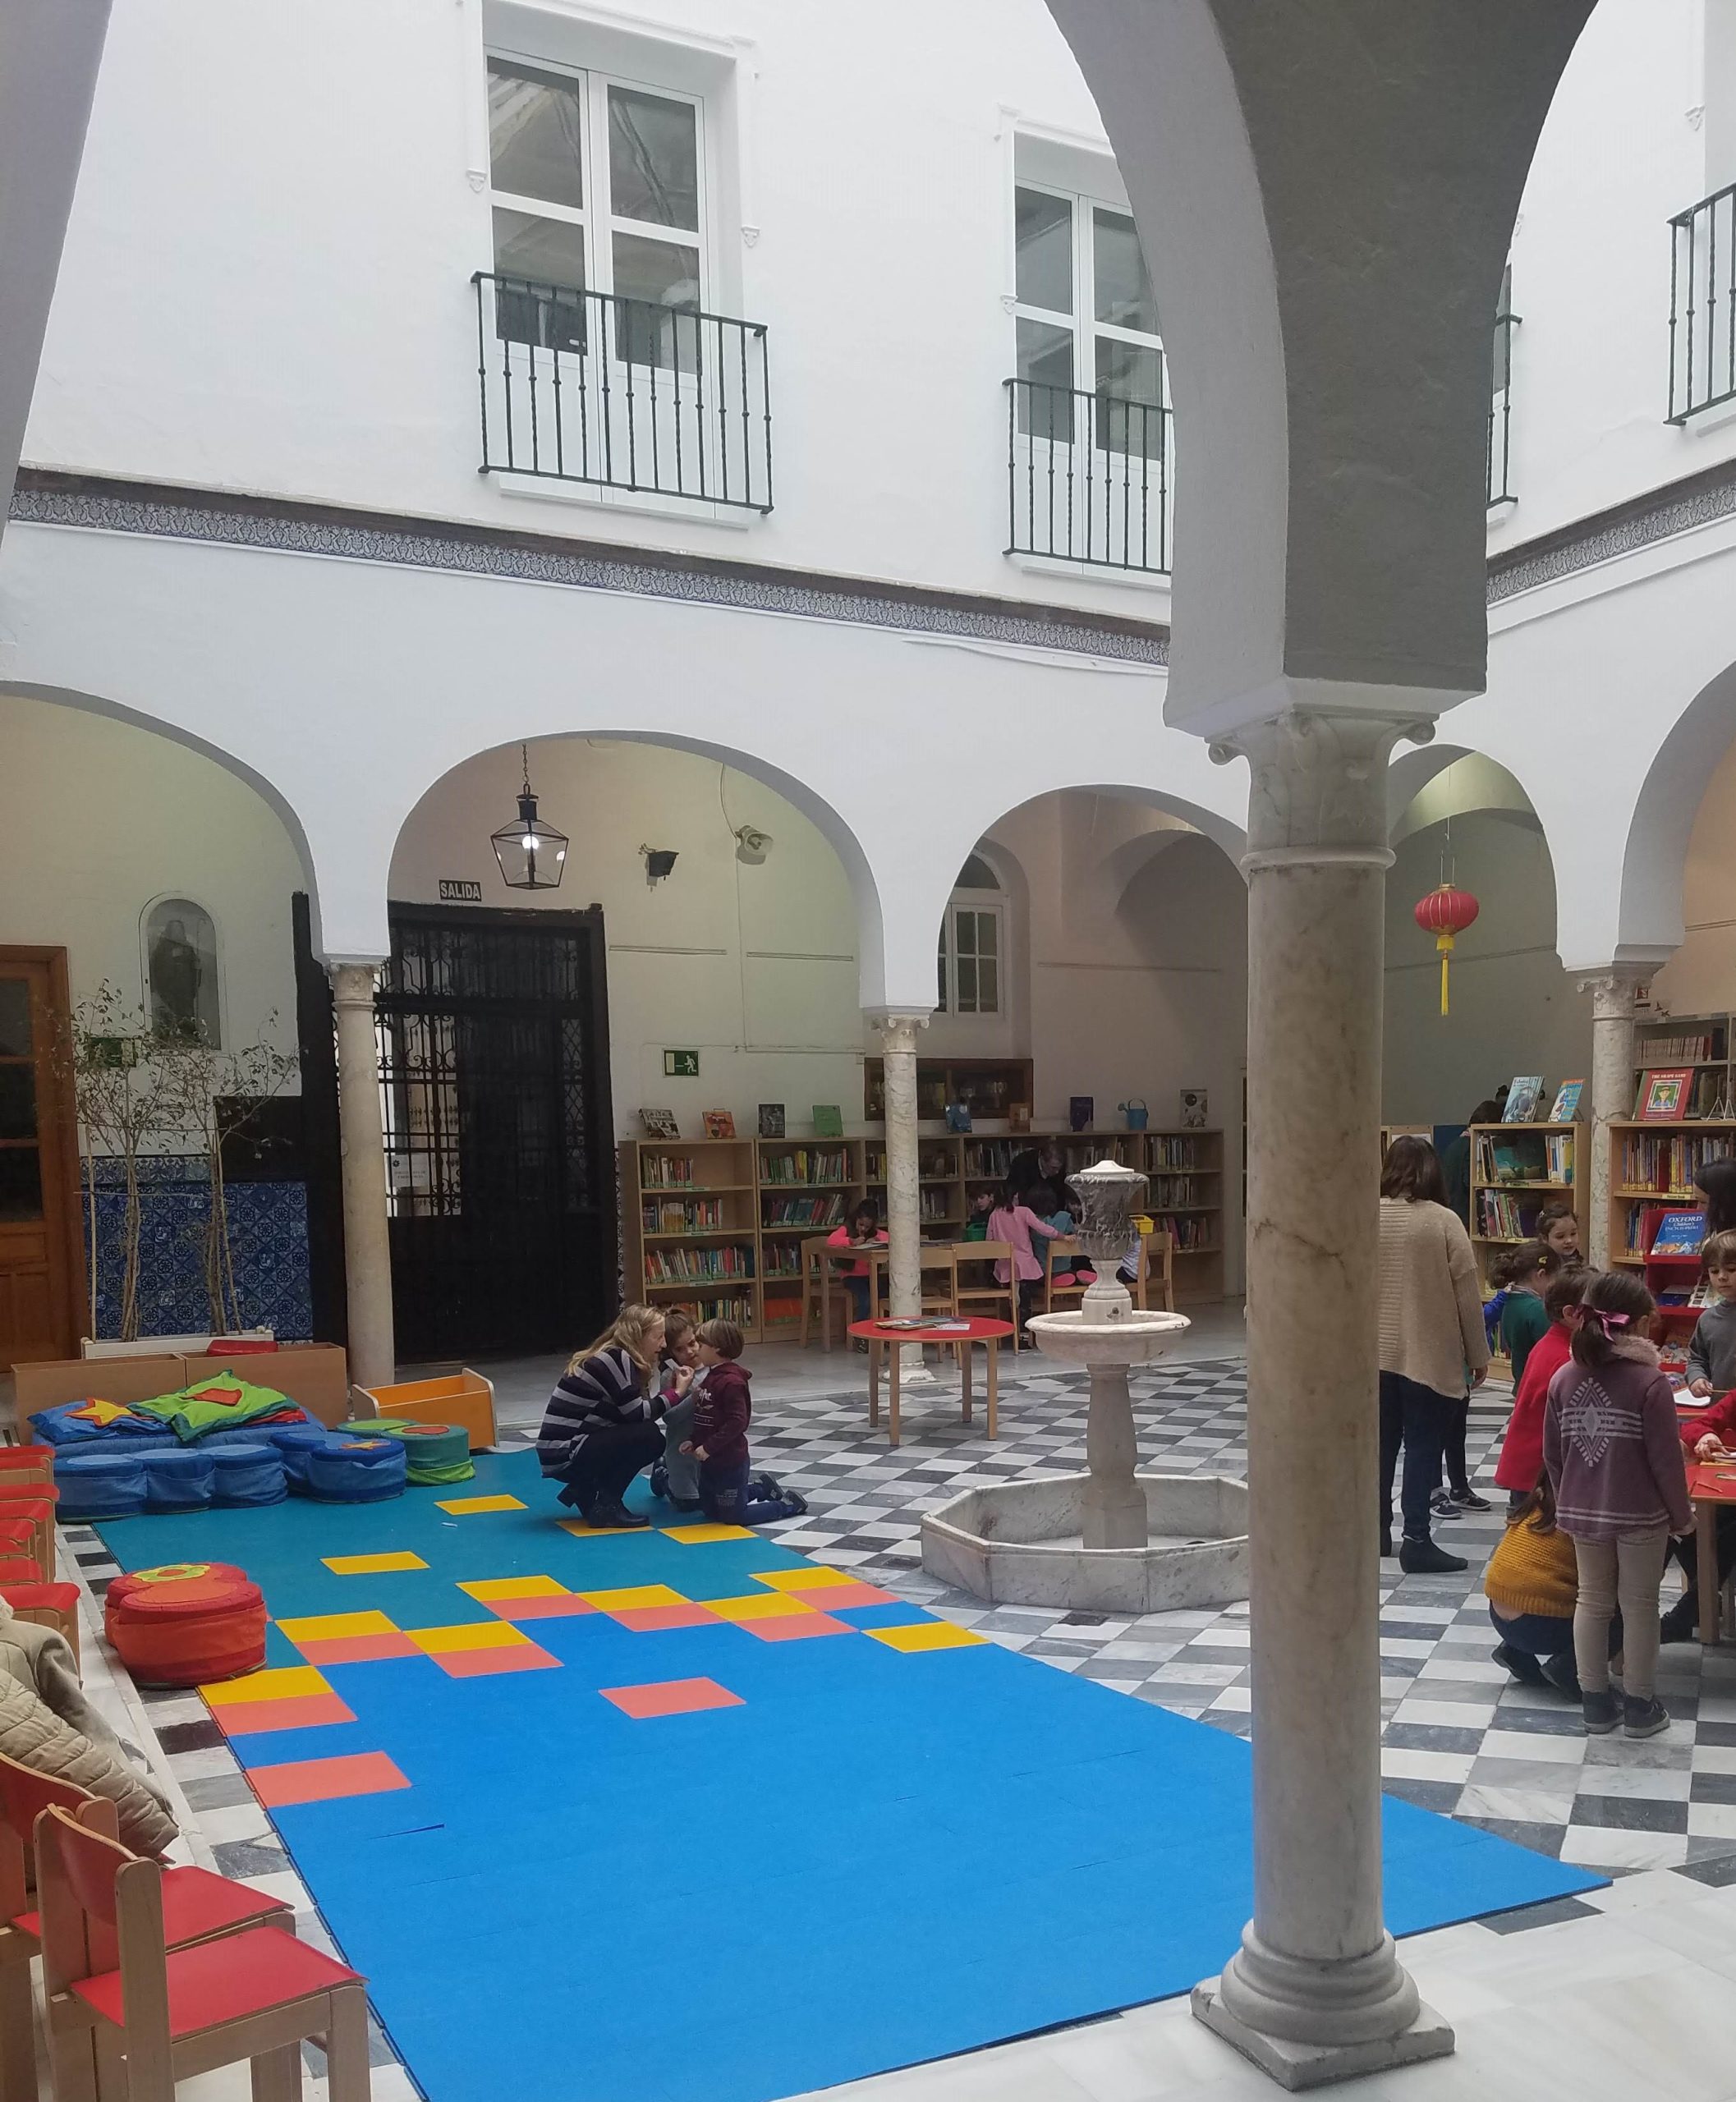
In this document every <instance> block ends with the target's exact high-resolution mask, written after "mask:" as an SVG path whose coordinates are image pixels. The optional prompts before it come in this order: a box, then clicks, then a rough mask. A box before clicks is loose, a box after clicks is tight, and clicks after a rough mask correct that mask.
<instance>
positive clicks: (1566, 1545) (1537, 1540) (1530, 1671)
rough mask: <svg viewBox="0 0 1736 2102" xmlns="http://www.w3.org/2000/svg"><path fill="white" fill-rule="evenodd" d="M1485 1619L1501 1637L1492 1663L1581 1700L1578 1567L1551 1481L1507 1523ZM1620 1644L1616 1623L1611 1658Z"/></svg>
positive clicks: (1488, 1576)
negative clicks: (1576, 1642)
mask: <svg viewBox="0 0 1736 2102" xmlns="http://www.w3.org/2000/svg"><path fill="white" fill-rule="evenodd" d="M1483 1590H1484V1591H1485V1593H1486V1595H1487V1597H1488V1599H1489V1618H1490V1620H1492V1621H1493V1622H1495V1633H1496V1634H1497V1635H1499V1636H1500V1638H1501V1640H1500V1642H1499V1646H1498V1647H1497V1648H1496V1650H1495V1662H1496V1663H1497V1664H1504V1665H1505V1666H1506V1668H1507V1669H1508V1670H1509V1672H1510V1673H1512V1674H1513V1677H1514V1678H1516V1679H1518V1681H1519V1682H1521V1683H1522V1684H1523V1685H1526V1686H1543V1685H1545V1684H1547V1685H1550V1686H1554V1687H1559V1689H1560V1690H1561V1691H1562V1692H1563V1693H1565V1694H1568V1695H1569V1696H1571V1697H1572V1698H1573V1700H1578V1698H1579V1673H1578V1668H1577V1667H1576V1665H1575V1664H1574V1662H1573V1608H1574V1606H1575V1604H1577V1603H1578V1598H1579V1564H1578V1560H1577V1559H1576V1558H1575V1556H1574V1553H1573V1541H1572V1540H1571V1539H1570V1538H1569V1537H1568V1535H1567V1534H1565V1533H1564V1532H1563V1531H1561V1530H1560V1528H1559V1526H1557V1525H1556V1523H1555V1494H1554V1492H1553V1491H1552V1490H1551V1489H1550V1484H1549V1476H1547V1475H1546V1474H1541V1473H1540V1474H1539V1475H1538V1476H1537V1480H1536V1486H1535V1487H1534V1488H1533V1489H1532V1492H1531V1494H1529V1495H1528V1496H1527V1498H1525V1500H1524V1502H1523V1503H1521V1504H1520V1505H1519V1507H1518V1509H1517V1510H1516V1511H1515V1512H1513V1515H1512V1516H1511V1517H1509V1519H1508V1521H1507V1530H1506V1531H1505V1532H1504V1534H1503V1535H1501V1540H1500V1544H1499V1546H1498V1547H1497V1548H1496V1549H1495V1553H1494V1554H1492V1555H1490V1558H1489V1567H1488V1568H1487V1569H1486V1571H1485V1572H1484V1574H1483ZM1620 1646H1621V1617H1620V1615H1619V1614H1617V1616H1616V1617H1615V1618H1614V1621H1613V1622H1611V1623H1610V1654H1611V1655H1612V1656H1613V1655H1614V1654H1615V1653H1616V1651H1617V1650H1619V1648H1620Z"/></svg>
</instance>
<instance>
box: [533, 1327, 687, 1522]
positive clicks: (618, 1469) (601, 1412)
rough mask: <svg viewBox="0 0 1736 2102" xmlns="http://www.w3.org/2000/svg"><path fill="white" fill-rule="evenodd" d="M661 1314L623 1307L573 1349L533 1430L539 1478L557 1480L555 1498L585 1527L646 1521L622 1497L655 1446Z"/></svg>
mask: <svg viewBox="0 0 1736 2102" xmlns="http://www.w3.org/2000/svg"><path fill="white" fill-rule="evenodd" d="M663 1336H664V1326H663V1315H661V1314H660V1313H659V1312H658V1310H657V1309H656V1308H655V1307H654V1306H623V1307H622V1310H621V1311H620V1313H619V1314H618V1315H616V1317H615V1319H614V1321H613V1323H612V1324H611V1325H610V1326H609V1328H608V1329H605V1330H604V1333H603V1334H601V1335H600V1336H599V1337H598V1338H597V1340H596V1341H595V1342H594V1343H593V1344H592V1345H591V1346H590V1349H589V1350H581V1351H578V1352H575V1354H574V1356H573V1358H572V1362H571V1363H570V1364H569V1365H567V1370H566V1371H565V1372H564V1373H563V1375H562V1376H561V1378H560V1379H559V1380H558V1382H557V1383H556V1385H555V1389H554V1392H553V1393H552V1394H551V1395H550V1396H549V1406H548V1407H547V1409H546V1410H544V1413H543V1427H542V1429H541V1430H540V1431H539V1432H538V1433H537V1435H536V1457H537V1458H538V1459H539V1460H540V1461H541V1462H542V1468H543V1473H544V1476H546V1477H548V1478H549V1479H551V1480H555V1481H559V1482H563V1483H564V1484H565V1485H566V1486H565V1487H564V1488H563V1489H562V1491H561V1496H560V1500H561V1502H562V1503H565V1504H567V1505H568V1506H569V1507H570V1508H572V1509H575V1510H576V1511H577V1512H579V1514H580V1516H581V1517H583V1518H584V1519H585V1520H586V1521H587V1523H589V1524H590V1525H593V1526H618V1527H624V1526H648V1525H649V1524H650V1519H648V1518H636V1517H634V1516H633V1515H632V1514H631V1512H629V1511H628V1510H627V1507H626V1505H625V1504H624V1503H623V1502H622V1498H623V1497H624V1496H625V1495H626V1494H627V1484H628V1483H629V1482H630V1481H631V1480H632V1479H633V1476H635V1475H636V1474H637V1473H638V1472H639V1471H640V1469H641V1467H647V1466H650V1463H651V1462H652V1461H653V1460H654V1459H656V1458H658V1457H659V1455H660V1454H661V1453H662V1452H663V1447H664V1440H663V1433H662V1432H661V1431H660V1430H659V1429H658V1428H657V1420H658V1418H659V1416H662V1414H663V1412H664V1407H665V1406H666V1405H665V1403H664V1400H663V1398H662V1397H661V1396H660V1395H659V1394H658V1393H655V1392H654V1388H655V1386H656V1384H657V1381H656V1374H657V1354H658V1352H659V1351H660V1350H661V1349H662V1348H663Z"/></svg>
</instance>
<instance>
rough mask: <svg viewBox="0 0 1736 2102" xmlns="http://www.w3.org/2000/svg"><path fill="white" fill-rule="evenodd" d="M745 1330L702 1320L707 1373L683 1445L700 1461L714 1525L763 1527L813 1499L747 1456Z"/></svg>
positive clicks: (706, 1507)
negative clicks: (760, 1471)
mask: <svg viewBox="0 0 1736 2102" xmlns="http://www.w3.org/2000/svg"><path fill="white" fill-rule="evenodd" d="M741 1356H742V1331H741V1330H740V1329H738V1328H737V1326H736V1324H735V1323H734V1322H733V1321H702V1322H701V1323H700V1328H699V1361H700V1365H701V1367H702V1368H703V1369H704V1373H705V1384H703V1385H702V1386H700V1388H699V1390H698V1393H697V1397H696V1400H695V1402H694V1405H693V1435H692V1437H691V1439H688V1440H687V1443H684V1444H683V1445H682V1448H681V1449H682V1452H683V1453H691V1454H692V1455H693V1457H694V1458H695V1459H696V1460H697V1461H698V1462H699V1500H700V1508H702V1509H703V1511H704V1512H705V1516H706V1517H707V1518H709V1519H710V1521H711V1522H712V1523H713V1524H714V1525H718V1526H763V1525H765V1524H768V1523H769V1521H771V1520H772V1519H774V1518H796V1517H800V1516H801V1513H802V1512H804V1511H806V1509H807V1508H808V1507H807V1501H806V1498H804V1497H801V1496H798V1495H797V1494H795V1492H794V1491H793V1490H785V1489H781V1488H780V1487H779V1486H778V1484H777V1483H776V1482H774V1480H772V1479H771V1477H770V1476H769V1475H761V1476H758V1477H755V1476H753V1475H752V1474H751V1472H750V1471H749V1467H748V1460H747V1425H748V1422H749V1420H750V1419H751V1416H752V1415H753V1402H752V1399H751V1396H750V1394H749V1392H748V1379H749V1375H748V1371H747V1368H746V1365H743V1364H742V1363H741V1361H740V1360H741Z"/></svg>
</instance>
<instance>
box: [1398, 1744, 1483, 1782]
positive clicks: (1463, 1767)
mask: <svg viewBox="0 0 1736 2102" xmlns="http://www.w3.org/2000/svg"><path fill="white" fill-rule="evenodd" d="M1475 1757H1476V1754H1475V1753H1474V1752H1469V1751H1411V1750H1409V1749H1408V1748H1407V1747H1404V1746H1398V1745H1386V1746H1383V1748H1382V1750H1381V1753H1380V1771H1381V1773H1382V1774H1383V1775H1384V1776H1385V1778H1387V1779H1388V1780H1395V1781H1397V1780H1402V1781H1468V1780H1469V1779H1470V1778H1471V1765H1472V1760H1473V1759H1474V1758H1475Z"/></svg>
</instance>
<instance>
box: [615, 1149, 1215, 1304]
mask: <svg viewBox="0 0 1736 2102" xmlns="http://www.w3.org/2000/svg"><path fill="white" fill-rule="evenodd" d="M1049 1144H1053V1145H1056V1146H1058V1147H1059V1149H1060V1151H1061V1155H1062V1159H1063V1161H1064V1163H1065V1164H1066V1168H1065V1172H1066V1173H1068V1174H1069V1175H1071V1174H1074V1173H1077V1171H1078V1170H1079V1169H1080V1168H1086V1167H1089V1166H1090V1165H1091V1163H1092V1162H1093V1161H1097V1160H1102V1159H1105V1158H1107V1159H1114V1160H1119V1161H1121V1162H1122V1163H1123V1165H1125V1166H1127V1167H1129V1168H1137V1169H1138V1170H1139V1171H1140V1172H1141V1173H1142V1174H1145V1175H1146V1176H1148V1177H1150V1200H1149V1203H1148V1205H1147V1209H1148V1211H1149V1212H1150V1216H1151V1218H1152V1219H1153V1220H1154V1221H1155V1223H1156V1224H1157V1225H1158V1226H1159V1227H1160V1228H1166V1229H1167V1230H1168V1231H1169V1232H1170V1233H1171V1234H1172V1236H1173V1238H1174V1240H1175V1241H1176V1247H1175V1251H1174V1271H1175V1291H1176V1301H1177V1303H1178V1305H1182V1304H1198V1303H1200V1302H1201V1301H1206V1300H1213V1299H1221V1298H1222V1297H1223V1296H1224V1134H1223V1133H1222V1132H1221V1131H1054V1130H1050V1131H1010V1132H1008V1131H1001V1132H956V1131H948V1132H935V1133H925V1134H923V1135H922V1136H920V1137H919V1139H918V1140H917V1160H918V1172H919V1173H920V1175H921V1199H920V1201H921V1206H922V1234H923V1237H924V1238H925V1240H930V1241H958V1240H960V1239H961V1238H962V1236H963V1233H964V1228H965V1225H966V1223H967V1220H968V1219H970V1217H971V1207H972V1205H973V1204H974V1203H975V1202H976V1199H977V1198H978V1196H980V1195H981V1194H982V1193H984V1192H989V1191H996V1190H998V1189H999V1187H1000V1185H1001V1184H1002V1183H1003V1182H1004V1181H1005V1180H1006V1177H1007V1173H1008V1168H1010V1167H1011V1165H1012V1162H1013V1157H1014V1156H1015V1155H1016V1154H1021V1153H1024V1152H1026V1151H1027V1150H1029V1149H1030V1148H1031V1147H1033V1146H1037V1147H1040V1146H1043V1145H1049ZM885 1163H886V1141H885V1140H884V1138H848V1139H629V1140H626V1141H625V1142H624V1143H623V1144H622V1146H621V1148H620V1174H621V1190H622V1210H623V1213H624V1214H625V1217H624V1220H623V1226H624V1232H623V1235H622V1260H623V1266H624V1267H623V1275H624V1279H625V1287H626V1292H627V1297H628V1298H630V1299H634V1298H637V1299H642V1300H645V1301H649V1302H650V1304H651V1305H653V1306H671V1307H673V1306H679V1307H681V1308H682V1310H684V1311H686V1312H687V1313H689V1314H691V1315H694V1316H695V1318H696V1319H709V1318H710V1317H711V1316H712V1315H716V1314H723V1315H726V1316H727V1318H728V1319H731V1320H733V1321H735V1322H736V1323H737V1324H738V1325H739V1326H740V1327H741V1329H742V1332H743V1333H744V1334H745V1335H746V1337H747V1338H748V1340H749V1341H750V1342H772V1341H776V1340H779V1339H781V1338H786V1337H788V1336H791V1335H792V1334H794V1333H796V1331H797V1328H798V1326H799V1324H800V1322H801V1243H802V1242H803V1241H805V1240H806V1239H808V1238H809V1237H811V1236H812V1235H814V1234H816V1233H829V1232H831V1231H832V1229H833V1228H834V1227H835V1226H838V1225H841V1224H843V1222H844V1221H845V1220H846V1219H847V1218H848V1217H849V1215H850V1211H851V1208H852V1206H853V1205H855V1204H856V1203H857V1200H859V1199H861V1198H862V1197H864V1196H868V1197H871V1198H873V1199H874V1200H875V1203H876V1204H878V1205H879V1207H880V1214H881V1217H882V1219H883V1220H884V1217H885V1212H886V1165H885ZM744 1259H745V1260H744ZM714 1272H717V1273H719V1274H713V1273H714ZM726 1301H727V1302H728V1304H725V1303H724V1302H726Z"/></svg>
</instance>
